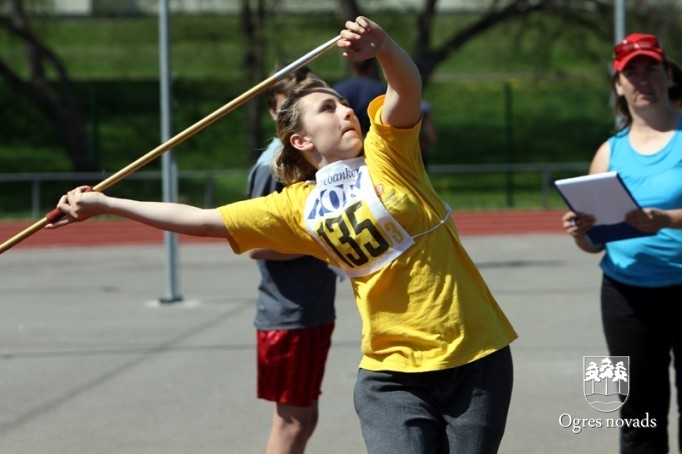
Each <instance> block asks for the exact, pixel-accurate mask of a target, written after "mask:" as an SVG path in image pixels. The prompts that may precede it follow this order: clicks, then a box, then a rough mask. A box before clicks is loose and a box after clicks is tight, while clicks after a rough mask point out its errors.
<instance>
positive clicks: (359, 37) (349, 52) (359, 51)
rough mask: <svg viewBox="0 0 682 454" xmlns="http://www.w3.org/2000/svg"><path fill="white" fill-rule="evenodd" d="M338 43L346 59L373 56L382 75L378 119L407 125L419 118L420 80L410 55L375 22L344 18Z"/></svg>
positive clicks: (412, 124) (413, 123)
mask: <svg viewBox="0 0 682 454" xmlns="http://www.w3.org/2000/svg"><path fill="white" fill-rule="evenodd" d="M338 46H339V47H341V48H343V49H344V52H343V56H344V57H345V58H347V59H349V60H365V59H367V58H370V57H376V59H377V61H378V62H379V64H380V65H381V69H382V70H383V72H384V78H385V79H386V83H387V88H386V99H385V101H384V107H383V110H382V113H381V121H382V123H384V124H387V125H391V126H393V127H395V128H410V127H412V126H414V125H415V124H417V122H418V121H419V119H420V118H421V96H422V81H421V76H420V74H419V70H418V69H417V66H416V65H415V64H414V61H413V60H412V58H411V57H410V56H409V55H408V54H407V52H405V51H404V50H403V49H402V48H401V47H400V46H399V45H398V44H397V43H396V42H395V41H393V39H392V38H391V37H390V36H389V35H388V34H387V33H386V32H385V31H384V30H383V29H382V28H381V27H379V25H377V24H376V23H375V22H372V21H371V20H369V19H367V18H366V17H362V16H360V17H358V18H357V19H356V20H355V21H348V22H346V29H345V30H342V31H341V39H340V40H339V42H338Z"/></svg>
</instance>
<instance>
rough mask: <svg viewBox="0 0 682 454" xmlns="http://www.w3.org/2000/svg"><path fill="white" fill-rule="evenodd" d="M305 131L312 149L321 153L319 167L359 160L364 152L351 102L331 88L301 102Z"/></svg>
mask: <svg viewBox="0 0 682 454" xmlns="http://www.w3.org/2000/svg"><path fill="white" fill-rule="evenodd" d="M300 108H301V110H302V112H303V131H302V132H301V133H300V136H302V138H303V140H304V141H305V143H307V144H308V145H309V146H310V147H311V150H313V151H316V152H317V153H318V154H319V157H318V159H317V164H316V165H317V167H318V168H321V167H324V166H325V165H327V164H331V163H332V162H336V161H339V160H342V159H349V158H354V157H357V156H358V155H359V154H360V153H361V152H362V146H363V142H362V132H361V130H360V122H359V121H358V118H357V117H356V116H355V113H354V112H353V109H351V108H350V107H349V106H348V102H346V100H345V99H343V98H342V97H341V96H339V94H338V93H337V92H336V91H334V90H332V89H330V88H321V89H317V90H314V91H312V92H311V93H310V94H307V95H305V96H304V97H303V98H301V100H300Z"/></svg>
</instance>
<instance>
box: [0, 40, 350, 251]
mask: <svg viewBox="0 0 682 454" xmlns="http://www.w3.org/2000/svg"><path fill="white" fill-rule="evenodd" d="M340 38H341V37H340V36H336V37H334V38H332V39H330V40H329V41H327V42H326V43H324V44H322V45H321V46H319V47H317V48H315V49H313V50H311V51H310V52H308V53H307V54H305V55H304V56H302V57H301V58H299V59H298V60H295V61H294V62H292V63H290V64H288V65H287V66H285V67H284V68H282V69H280V70H279V71H277V72H276V73H275V74H273V75H272V76H270V77H268V78H267V79H265V80H263V81H262V82H261V83H259V84H258V85H255V86H253V87H252V88H250V89H249V90H247V91H245V92H244V93H242V94H241V95H239V96H237V97H236V98H234V99H233V100H232V101H230V102H228V103H227V104H225V105H224V106H222V107H221V108H219V109H217V110H216V111H214V112H213V113H211V114H210V115H208V116H206V117H204V118H203V119H201V120H199V121H198V122H196V123H194V124H193V125H192V126H190V127H188V128H186V129H185V130H184V131H182V132H180V133H178V134H176V135H175V136H173V137H171V138H170V139H168V140H167V141H166V142H164V143H162V144H161V145H159V146H158V147H156V148H154V149H153V150H151V151H149V152H148V153H147V154H145V155H143V156H142V157H140V158H138V159H137V160H135V161H133V162H132V163H130V164H128V165H127V166H125V167H124V168H122V169H121V170H119V171H118V172H116V173H114V174H113V175H111V176H109V177H108V178H106V179H104V180H102V181H101V182H99V183H97V184H96V185H94V186H93V187H92V190H93V191H98V192H102V191H104V190H106V189H108V188H109V187H111V186H113V185H114V184H116V183H118V182H119V181H121V180H122V179H123V178H125V177H127V176H128V175H130V174H131V173H133V172H135V171H137V170H138V169H140V168H141V167H143V166H145V165H147V164H148V163H150V162H151V161H153V160H154V159H156V158H158V157H159V156H161V155H162V154H163V153H165V152H166V151H168V150H170V149H171V148H173V147H174V146H176V145H178V144H180V143H181V142H183V141H185V140H186V139H188V138H190V137H192V136H193V135H194V134H196V133H197V132H199V131H201V130H202V129H204V128H206V127H207V126H209V125H210V124H213V123H214V122H215V121H217V120H219V119H220V118H222V117H224V116H225V115H227V114H228V113H230V112H232V111H233V110H234V109H236V108H237V107H239V106H241V105H242V104H244V103H245V102H247V101H249V100H250V99H252V98H254V97H255V96H256V95H258V94H260V93H262V92H263V91H265V90H266V89H267V88H268V87H270V86H271V85H274V84H275V83H276V82H278V81H279V80H281V79H283V78H284V76H286V75H287V74H289V73H291V72H293V71H296V70H297V69H298V68H300V67H301V66H304V65H305V64H307V63H308V62H310V61H312V60H314V59H315V58H317V57H319V56H320V55H322V54H323V53H325V52H326V51H328V50H329V49H331V48H332V47H333V46H334V44H336V42H337V41H338V40H339V39H340ZM63 216H64V213H62V212H61V211H59V209H58V208H55V209H54V210H52V211H50V212H49V213H48V214H47V215H45V217H44V218H43V219H41V220H40V221H38V222H36V223H35V224H33V225H31V226H29V227H27V228H26V229H24V230H23V231H21V232H20V233H18V234H16V235H14V236H13V237H12V238H10V239H9V240H7V241H5V242H4V243H2V244H0V254H2V253H3V252H5V251H6V250H8V249H10V248H11V247H12V246H15V245H16V244H18V243H20V242H21V241H23V240H25V239H26V238H28V237H29V236H31V235H33V234H34V233H36V232H38V231H39V230H42V229H43V228H44V227H45V226H46V225H48V224H51V223H53V222H56V221H57V220H59V219H61V218H62V217H63Z"/></svg>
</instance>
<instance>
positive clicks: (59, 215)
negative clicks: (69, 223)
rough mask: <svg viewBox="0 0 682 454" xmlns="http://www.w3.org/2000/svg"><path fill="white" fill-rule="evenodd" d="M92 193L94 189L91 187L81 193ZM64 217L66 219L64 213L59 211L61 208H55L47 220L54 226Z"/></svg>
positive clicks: (46, 216) (48, 214)
mask: <svg viewBox="0 0 682 454" xmlns="http://www.w3.org/2000/svg"><path fill="white" fill-rule="evenodd" d="M91 191H92V188H91V187H90V186H87V187H85V188H83V190H82V191H81V192H91ZM63 217H64V213H62V212H61V211H60V210H59V208H55V209H53V210H52V211H50V212H49V213H47V214H46V215H45V220H47V223H48V224H53V223H55V222H57V221H58V220H60V219H61V218H63Z"/></svg>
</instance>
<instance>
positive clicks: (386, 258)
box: [305, 157, 414, 277]
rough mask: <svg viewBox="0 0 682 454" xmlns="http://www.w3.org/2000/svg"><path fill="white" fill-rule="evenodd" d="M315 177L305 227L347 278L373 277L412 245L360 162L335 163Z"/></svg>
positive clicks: (412, 241)
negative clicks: (370, 275) (381, 199)
mask: <svg viewBox="0 0 682 454" xmlns="http://www.w3.org/2000/svg"><path fill="white" fill-rule="evenodd" d="M315 177H316V180H317V184H316V186H315V189H314V190H313V191H312V193H311V194H310V195H309V196H308V200H307V201H306V206H305V224H306V228H307V229H308V231H309V232H310V234H311V235H312V236H313V237H314V238H315V239H317V241H318V242H319V243H320V244H321V245H322V246H323V247H324V248H325V249H326V250H327V251H328V252H329V253H330V254H331V255H332V257H334V258H335V259H336V264H337V266H338V267H339V268H341V269H342V270H343V271H344V272H345V273H346V275H347V276H349V277H357V276H366V275H368V274H371V273H374V272H375V271H377V270H379V269H381V268H383V267H385V266H386V265H388V264H389V263H391V262H392V261H393V260H395V259H396V258H397V257H398V256H400V254H402V253H403V252H405V251H406V250H407V249H408V248H409V247H410V246H412V245H413V244H414V240H413V239H412V238H411V237H410V235H409V234H408V233H407V232H406V231H405V229H403V228H402V226H401V225H400V224H399V223H398V222H397V221H396V220H395V219H394V218H393V216H391V214H390V213H389V212H388V210H386V208H385V207H384V205H383V204H382V203H381V201H380V200H379V197H378V196H377V194H376V191H375V189H374V185H373V184H372V180H371V179H370V176H369V171H368V169H367V165H366V164H365V159H364V158H362V157H360V158H355V159H348V160H345V161H339V162H335V163H333V164H330V165H328V166H325V167H324V168H323V169H321V170H319V171H318V172H317V174H316V175H315Z"/></svg>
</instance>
